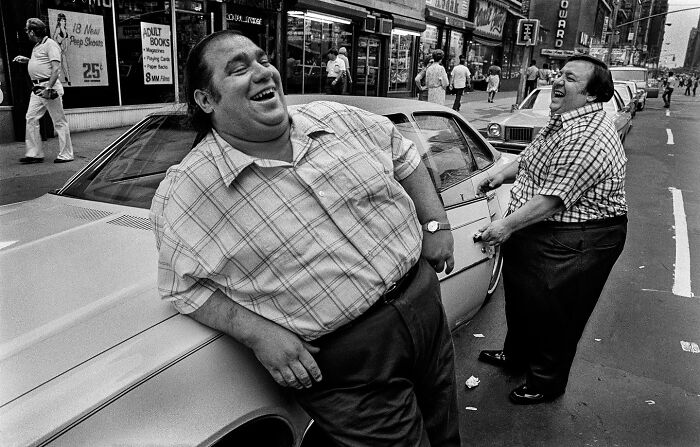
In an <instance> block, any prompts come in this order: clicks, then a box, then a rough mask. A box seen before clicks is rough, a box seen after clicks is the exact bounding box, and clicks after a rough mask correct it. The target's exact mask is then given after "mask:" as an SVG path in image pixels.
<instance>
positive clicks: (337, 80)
mask: <svg viewBox="0 0 700 447" xmlns="http://www.w3.org/2000/svg"><path fill="white" fill-rule="evenodd" d="M346 72H347V70H346V68H345V62H343V60H342V59H340V58H339V57H338V50H336V49H335V48H331V49H330V50H328V63H327V64H326V93H327V94H329V95H342V94H343V87H344V86H345V73H346Z"/></svg>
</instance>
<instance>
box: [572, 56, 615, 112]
mask: <svg viewBox="0 0 700 447" xmlns="http://www.w3.org/2000/svg"><path fill="white" fill-rule="evenodd" d="M574 61H583V62H588V63H590V64H591V65H593V74H592V75H591V78H590V79H589V80H588V85H586V93H588V94H589V95H591V96H595V102H608V101H610V98H612V97H613V93H614V92H615V84H614V83H613V78H612V74H611V73H610V70H609V69H608V66H607V65H605V62H603V61H601V60H600V59H596V58H595V57H593V56H589V55H587V54H577V55H576V56H571V57H570V58H568V59H567V60H566V62H567V63H569V62H574Z"/></svg>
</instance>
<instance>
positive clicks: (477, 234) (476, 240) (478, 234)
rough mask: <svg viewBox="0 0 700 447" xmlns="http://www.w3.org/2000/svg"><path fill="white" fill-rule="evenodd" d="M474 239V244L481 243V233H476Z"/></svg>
mask: <svg viewBox="0 0 700 447" xmlns="http://www.w3.org/2000/svg"><path fill="white" fill-rule="evenodd" d="M472 239H474V242H480V241H481V231H477V232H476V233H474V236H472Z"/></svg>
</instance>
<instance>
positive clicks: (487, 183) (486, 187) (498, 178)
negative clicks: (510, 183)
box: [476, 172, 505, 197]
mask: <svg viewBox="0 0 700 447" xmlns="http://www.w3.org/2000/svg"><path fill="white" fill-rule="evenodd" d="M504 180H505V179H504V177H503V174H501V173H500V172H499V173H497V174H496V175H494V176H493V177H487V178H485V179H484V180H482V181H481V183H479V186H477V188H476V195H477V197H480V196H483V195H484V194H486V193H487V192H489V191H491V190H494V189H496V188H498V187H499V186H501V185H502V184H503V181H504Z"/></svg>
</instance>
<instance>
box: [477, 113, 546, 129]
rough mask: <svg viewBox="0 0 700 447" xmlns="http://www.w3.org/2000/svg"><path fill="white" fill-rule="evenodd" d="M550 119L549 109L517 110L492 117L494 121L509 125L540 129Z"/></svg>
mask: <svg viewBox="0 0 700 447" xmlns="http://www.w3.org/2000/svg"><path fill="white" fill-rule="evenodd" d="M547 121H549V110H532V109H524V110H516V111H514V112H512V113H504V114H502V115H497V116H495V117H493V118H491V122H492V123H497V124H500V125H501V126H509V127H535V128H536V129H539V128H540V127H543V126H544V125H546V124H547Z"/></svg>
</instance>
